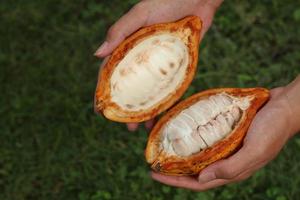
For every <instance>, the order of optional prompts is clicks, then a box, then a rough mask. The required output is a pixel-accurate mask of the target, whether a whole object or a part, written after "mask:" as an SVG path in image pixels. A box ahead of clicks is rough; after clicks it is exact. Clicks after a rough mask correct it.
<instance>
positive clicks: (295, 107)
mask: <svg viewBox="0 0 300 200" xmlns="http://www.w3.org/2000/svg"><path fill="white" fill-rule="evenodd" d="M283 94H284V96H285V98H286V102H287V107H288V109H289V111H288V112H289V113H290V116H289V124H290V129H291V134H292V135H291V136H293V135H295V134H296V133H297V132H299V131H300V75H298V76H297V78H296V79H295V80H294V81H293V82H291V83H290V84H288V85H287V86H285V87H284V88H283Z"/></svg>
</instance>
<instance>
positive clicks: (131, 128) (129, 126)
mask: <svg viewBox="0 0 300 200" xmlns="http://www.w3.org/2000/svg"><path fill="white" fill-rule="evenodd" d="M126 125H127V129H128V130H129V131H136V130H137V129H138V127H139V124H138V123H127V124H126Z"/></svg>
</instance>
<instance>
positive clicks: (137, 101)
mask: <svg viewBox="0 0 300 200" xmlns="http://www.w3.org/2000/svg"><path fill="white" fill-rule="evenodd" d="M201 26H202V24H201V21H200V19H199V18H198V17H196V16H189V17H186V18H184V19H182V20H180V21H177V22H174V23H165V24H156V25H152V26H149V27H145V28H142V29H140V30H138V31H137V32H135V33H134V34H132V35H131V36H129V37H128V38H127V39H125V40H124V41H123V42H122V43H121V44H120V45H119V46H118V47H117V48H116V49H115V50H114V52H113V53H112V55H111V56H110V58H109V59H108V61H107V63H106V64H105V65H104V67H103V68H102V70H100V73H99V77H98V84H97V88H96V93H95V110H96V112H100V113H103V114H104V116H105V117H107V118H108V119H110V120H113V121H118V122H141V121H145V120H148V119H151V118H154V117H155V116H156V115H158V114H159V113H161V112H163V111H164V110H166V109H167V108H169V107H170V106H172V105H173V104H174V103H175V102H176V101H177V100H178V99H179V98H180V97H181V96H182V95H183V93H184V92H185V90H186V89H187V88H188V86H189V85H190V83H191V81H192V79H193V77H194V74H195V71H196V66H197V62H198V47H199V35H200V29H201Z"/></svg>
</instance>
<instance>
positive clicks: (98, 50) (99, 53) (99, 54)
mask: <svg viewBox="0 0 300 200" xmlns="http://www.w3.org/2000/svg"><path fill="white" fill-rule="evenodd" d="M107 45H108V42H106V41H105V42H103V44H102V45H101V46H100V47H99V48H98V49H97V51H96V52H95V53H94V55H95V56H102V55H101V54H103V51H104V50H105V49H106V47H107Z"/></svg>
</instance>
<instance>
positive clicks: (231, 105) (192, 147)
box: [145, 88, 269, 176]
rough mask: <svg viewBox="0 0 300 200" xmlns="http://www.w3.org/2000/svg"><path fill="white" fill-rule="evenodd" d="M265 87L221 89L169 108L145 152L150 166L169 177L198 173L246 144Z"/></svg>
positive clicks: (157, 125)
mask: <svg viewBox="0 0 300 200" xmlns="http://www.w3.org/2000/svg"><path fill="white" fill-rule="evenodd" d="M268 98H269V91H268V90H267V89H264V88H244V89H240V88H220V89H210V90H207V91H203V92H200V93H198V94H195V95H193V96H191V97H189V98H187V99H186V100H184V101H182V102H180V103H179V104H177V105H176V106H175V107H173V108H172V109H171V110H169V111H168V112H167V113H166V114H165V115H164V116H163V117H162V118H161V119H160V120H159V121H158V122H157V124H156V125H155V127H154V128H153V130H152V131H151V133H150V136H149V139H148V143H147V147H146V150H145V156H146V160H147V162H148V163H149V164H151V168H152V169H153V170H154V171H157V172H159V173H162V174H167V175H177V176H182V175H195V174H198V173H199V172H200V171H201V170H202V169H203V168H205V167H206V166H208V165H210V164H211V163H213V162H215V161H217V160H220V159H222V158H226V157H227V156H229V155H231V154H232V153H233V152H235V151H236V150H237V149H238V148H239V147H240V146H241V144H242V141H243V138H244V136H245V134H246V132H247V130H248V127H249V125H250V124H251V121H252V120H253V118H254V116H255V114H256V112H257V111H258V109H259V108H260V107H261V106H262V105H263V104H264V103H265V102H266V101H267V100H268Z"/></svg>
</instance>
